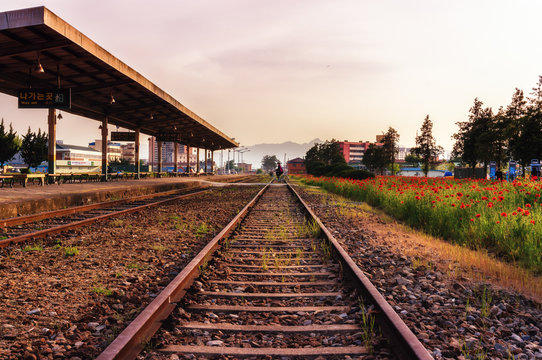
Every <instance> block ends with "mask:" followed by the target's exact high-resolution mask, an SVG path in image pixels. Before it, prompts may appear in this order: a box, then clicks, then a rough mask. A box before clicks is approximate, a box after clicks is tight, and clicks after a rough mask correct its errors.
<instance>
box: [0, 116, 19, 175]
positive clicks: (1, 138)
mask: <svg viewBox="0 0 542 360" xmlns="http://www.w3.org/2000/svg"><path fill="white" fill-rule="evenodd" d="M20 148H21V139H20V138H19V137H18V136H17V133H16V132H15V131H13V126H12V125H11V123H10V124H9V132H6V130H5V127H4V119H3V118H2V122H1V123H0V168H3V167H4V163H6V162H8V161H9V160H10V159H11V158H12V157H14V156H15V154H17V151H19V149H20Z"/></svg>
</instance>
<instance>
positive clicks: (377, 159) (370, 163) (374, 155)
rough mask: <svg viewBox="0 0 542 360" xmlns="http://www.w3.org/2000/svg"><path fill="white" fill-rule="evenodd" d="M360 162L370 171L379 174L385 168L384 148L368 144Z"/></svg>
mask: <svg viewBox="0 0 542 360" xmlns="http://www.w3.org/2000/svg"><path fill="white" fill-rule="evenodd" d="M361 162H362V163H363V164H364V165H365V166H367V167H368V168H369V169H371V170H372V171H375V172H381V171H382V169H384V168H385V167H386V160H385V158H384V148H383V147H382V146H378V145H376V144H369V147H368V148H367V150H366V151H365V154H363V159H362V160H361Z"/></svg>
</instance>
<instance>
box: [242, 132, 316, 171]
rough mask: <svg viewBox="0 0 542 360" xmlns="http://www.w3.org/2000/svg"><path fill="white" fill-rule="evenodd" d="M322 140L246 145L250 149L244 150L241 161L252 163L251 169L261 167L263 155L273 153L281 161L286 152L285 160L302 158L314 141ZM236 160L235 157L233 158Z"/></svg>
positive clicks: (271, 154)
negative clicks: (300, 142)
mask: <svg viewBox="0 0 542 360" xmlns="http://www.w3.org/2000/svg"><path fill="white" fill-rule="evenodd" d="M321 142H322V140H320V139H314V140H312V141H309V142H308V143H304V144H298V143H295V142H292V141H287V142H284V143H282V144H255V145H252V146H247V148H248V149H249V150H250V151H246V152H244V153H243V154H242V157H243V161H244V162H246V163H249V164H252V168H253V169H258V168H260V167H261V164H262V158H263V157H264V156H265V155H270V156H273V155H275V156H276V157H277V158H278V159H279V160H280V161H281V162H283V161H284V156H285V154H286V161H288V160H291V159H295V158H296V157H300V158H303V157H305V154H306V153H307V150H309V149H310V148H311V147H313V146H314V144H315V143H321ZM235 161H236V162H237V158H236V160H235Z"/></svg>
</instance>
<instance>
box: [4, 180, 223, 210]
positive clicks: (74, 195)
mask: <svg viewBox="0 0 542 360" xmlns="http://www.w3.org/2000/svg"><path fill="white" fill-rule="evenodd" d="M213 181H228V179H225V177H223V176H199V177H196V178H193V177H190V178H188V177H186V178H185V177H165V178H150V179H140V180H120V181H110V182H82V183H66V184H60V185H58V184H52V185H45V186H40V185H29V186H27V187H22V186H15V187H13V188H9V187H3V188H0V219H5V218H9V217H15V216H21V215H28V214H35V213H38V212H43V211H50V210H57V209H62V208H66V207H71V206H79V205H86V204H91V203H96V202H102V201H108V200H118V199H124V198H128V197H134V196H138V195H146V194H151V193H155V192H161V191H168V190H175V189H179V190H181V189H186V190H190V189H195V188H199V187H205V186H210V185H211V183H212V182H213Z"/></svg>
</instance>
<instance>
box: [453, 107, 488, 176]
mask: <svg viewBox="0 0 542 360" xmlns="http://www.w3.org/2000/svg"><path fill="white" fill-rule="evenodd" d="M483 104H484V103H483V102H481V101H480V100H478V98H475V99H474V105H473V106H472V107H471V108H470V110H469V111H470V114H469V120H468V121H462V122H457V123H456V125H458V126H459V131H458V132H457V133H455V134H454V135H453V136H452V139H455V143H454V147H453V151H452V157H454V158H460V159H461V162H463V163H464V164H467V165H469V166H470V167H471V168H473V169H474V168H475V167H476V164H477V163H478V161H483V162H484V163H485V165H487V162H488V158H490V157H491V155H492V151H493V149H492V142H491V139H492V133H491V129H492V125H491V123H492V121H493V111H492V110H491V108H487V109H483V108H482V105H483Z"/></svg>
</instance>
